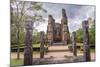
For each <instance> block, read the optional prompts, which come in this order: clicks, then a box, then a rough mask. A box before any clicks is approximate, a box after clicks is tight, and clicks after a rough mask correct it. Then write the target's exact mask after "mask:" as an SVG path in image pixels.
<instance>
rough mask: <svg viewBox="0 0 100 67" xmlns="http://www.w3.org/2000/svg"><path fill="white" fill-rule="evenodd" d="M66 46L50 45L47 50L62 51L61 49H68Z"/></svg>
mask: <svg viewBox="0 0 100 67" xmlns="http://www.w3.org/2000/svg"><path fill="white" fill-rule="evenodd" d="M68 50H69V49H68V46H66V45H63V46H50V47H49V48H48V52H62V51H68Z"/></svg>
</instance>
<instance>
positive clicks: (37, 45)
mask: <svg viewBox="0 0 100 67" xmlns="http://www.w3.org/2000/svg"><path fill="white" fill-rule="evenodd" d="M32 47H33V48H40V44H32ZM12 48H13V49H17V45H13V46H12ZM20 48H25V45H24V44H21V45H20Z"/></svg>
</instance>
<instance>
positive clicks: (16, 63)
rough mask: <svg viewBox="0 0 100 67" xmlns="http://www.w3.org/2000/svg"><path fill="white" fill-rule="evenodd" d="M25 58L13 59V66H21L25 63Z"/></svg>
mask: <svg viewBox="0 0 100 67" xmlns="http://www.w3.org/2000/svg"><path fill="white" fill-rule="evenodd" d="M23 61H24V60H23V59H19V60H18V59H11V63H10V64H11V65H10V66H11V67H18V66H21V65H23Z"/></svg>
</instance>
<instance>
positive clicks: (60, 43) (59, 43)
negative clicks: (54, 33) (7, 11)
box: [53, 42, 64, 45]
mask: <svg viewBox="0 0 100 67" xmlns="http://www.w3.org/2000/svg"><path fill="white" fill-rule="evenodd" d="M53 45H64V43H63V42H55V43H53Z"/></svg>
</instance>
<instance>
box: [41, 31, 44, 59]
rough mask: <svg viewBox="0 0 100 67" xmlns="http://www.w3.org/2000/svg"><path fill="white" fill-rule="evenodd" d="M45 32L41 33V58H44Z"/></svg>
mask: <svg viewBox="0 0 100 67" xmlns="http://www.w3.org/2000/svg"><path fill="white" fill-rule="evenodd" d="M44 36H45V35H44V32H43V31H41V32H40V39H41V45H40V58H44Z"/></svg>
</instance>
